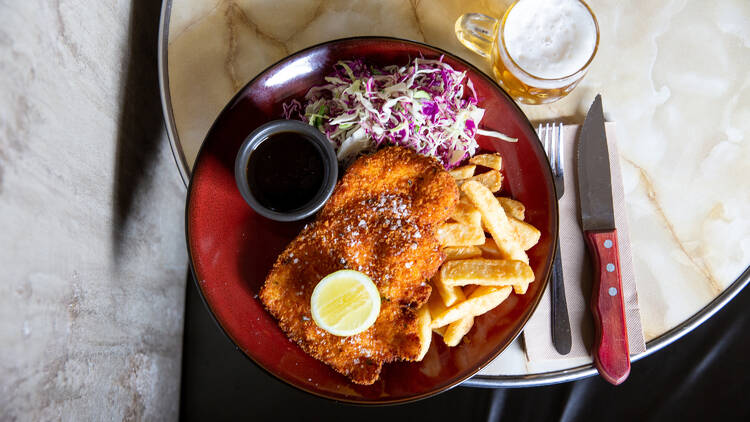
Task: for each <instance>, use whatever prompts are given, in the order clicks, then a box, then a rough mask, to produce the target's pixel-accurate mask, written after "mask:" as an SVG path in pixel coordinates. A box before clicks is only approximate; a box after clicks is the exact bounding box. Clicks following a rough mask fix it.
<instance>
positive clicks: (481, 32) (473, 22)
mask: <svg viewBox="0 0 750 422" xmlns="http://www.w3.org/2000/svg"><path fill="white" fill-rule="evenodd" d="M499 23H500V21H499V20H497V19H495V18H493V17H491V16H487V15H484V14H482V13H466V14H464V15H461V17H460V18H458V20H456V25H455V28H454V30H455V31H456V37H457V38H458V40H459V41H461V44H463V45H464V46H465V47H466V48H468V49H469V50H471V51H473V52H475V53H477V54H479V55H480V56H482V57H484V58H485V59H489V58H490V55H491V53H492V46H493V45H494V44H495V34H496V33H497V25H498V24H499Z"/></svg>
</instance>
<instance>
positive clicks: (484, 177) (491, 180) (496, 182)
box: [456, 170, 503, 192]
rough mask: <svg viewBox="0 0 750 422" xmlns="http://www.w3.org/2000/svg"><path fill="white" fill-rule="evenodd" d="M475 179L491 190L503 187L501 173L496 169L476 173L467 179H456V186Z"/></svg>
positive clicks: (495, 190) (494, 190)
mask: <svg viewBox="0 0 750 422" xmlns="http://www.w3.org/2000/svg"><path fill="white" fill-rule="evenodd" d="M470 181H475V182H479V183H481V184H483V185H484V186H486V187H487V188H488V189H489V190H490V191H491V192H497V191H499V190H500V189H501V188H502V187H503V175H502V173H500V172H499V171H497V170H490V171H488V172H485V173H482V174H477V175H476V176H472V177H470V178H468V179H463V180H457V181H456V182H457V183H458V186H459V187H461V186H462V185H463V184H465V183H467V182H470Z"/></svg>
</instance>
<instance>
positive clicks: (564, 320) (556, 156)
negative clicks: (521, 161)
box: [537, 123, 572, 355]
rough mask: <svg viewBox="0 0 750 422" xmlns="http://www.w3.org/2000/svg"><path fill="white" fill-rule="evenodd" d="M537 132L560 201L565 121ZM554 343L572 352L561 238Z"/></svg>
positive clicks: (554, 300)
mask: <svg viewBox="0 0 750 422" xmlns="http://www.w3.org/2000/svg"><path fill="white" fill-rule="evenodd" d="M537 134H538V135H539V137H540V138H541V141H542V145H543V146H544V152H546V153H547V158H548V159H549V163H550V167H551V168H552V175H553V176H554V179H555V193H556V194H557V199H558V201H559V200H560V198H562V196H563V195H564V194H565V182H564V178H563V175H564V170H565V169H564V165H563V162H564V161H563V124H562V123H559V124H555V123H552V124H550V123H547V124H546V125H542V124H541V123H540V124H539V129H538V130H537ZM551 293H552V294H551V296H552V344H554V346H555V349H556V350H557V352H558V353H560V354H561V355H567V354H568V353H569V352H570V347H571V342H572V340H571V337H570V319H569V318H568V304H567V301H566V300H565V285H564V284H563V272H562V263H561V262H560V239H559V238H558V239H557V244H556V245H555V261H554V263H553V266H552V287H551Z"/></svg>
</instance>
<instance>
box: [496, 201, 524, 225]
mask: <svg viewBox="0 0 750 422" xmlns="http://www.w3.org/2000/svg"><path fill="white" fill-rule="evenodd" d="M497 202H499V203H500V205H501V206H502V207H503V210H504V211H505V213H506V214H507V215H508V216H509V217H513V218H517V219H519V220H521V221H523V220H525V219H526V206H525V205H523V204H522V203H521V201H516V200H515V199H510V198H505V197H502V196H500V197H498V198H497Z"/></svg>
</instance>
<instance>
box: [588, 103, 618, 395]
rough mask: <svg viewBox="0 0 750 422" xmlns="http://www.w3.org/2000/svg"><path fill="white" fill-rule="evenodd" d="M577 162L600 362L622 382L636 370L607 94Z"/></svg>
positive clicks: (602, 370) (591, 116) (594, 108)
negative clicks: (612, 168) (612, 171)
mask: <svg viewBox="0 0 750 422" xmlns="http://www.w3.org/2000/svg"><path fill="white" fill-rule="evenodd" d="M577 161H578V164H577V165H578V195H579V201H580V204H581V224H582V226H583V234H584V237H585V239H586V246H587V247H588V250H589V255H590V256H591V261H592V263H593V265H594V279H593V290H592V293H591V310H592V312H593V314H594V324H595V327H596V337H595V339H594V363H595V365H596V368H597V369H598V370H599V374H600V375H601V376H602V378H604V379H605V380H607V381H608V382H610V383H612V384H614V385H618V384H620V383H622V382H623V381H625V379H626V378H627V377H628V374H630V352H629V350H630V349H629V348H628V333H627V327H626V325H625V305H624V303H623V298H622V280H621V277H620V254H619V252H618V249H617V229H616V228H615V214H614V209H613V206H612V179H611V177H610V169H609V151H608V149H607V135H606V134H605V131H604V113H603V111H602V97H601V95H597V96H596V98H595V99H594V103H593V104H592V105H591V108H590V109H589V112H588V114H587V115H586V120H585V121H584V122H583V128H582V129H581V135H580V138H579V139H578V160H577Z"/></svg>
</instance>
